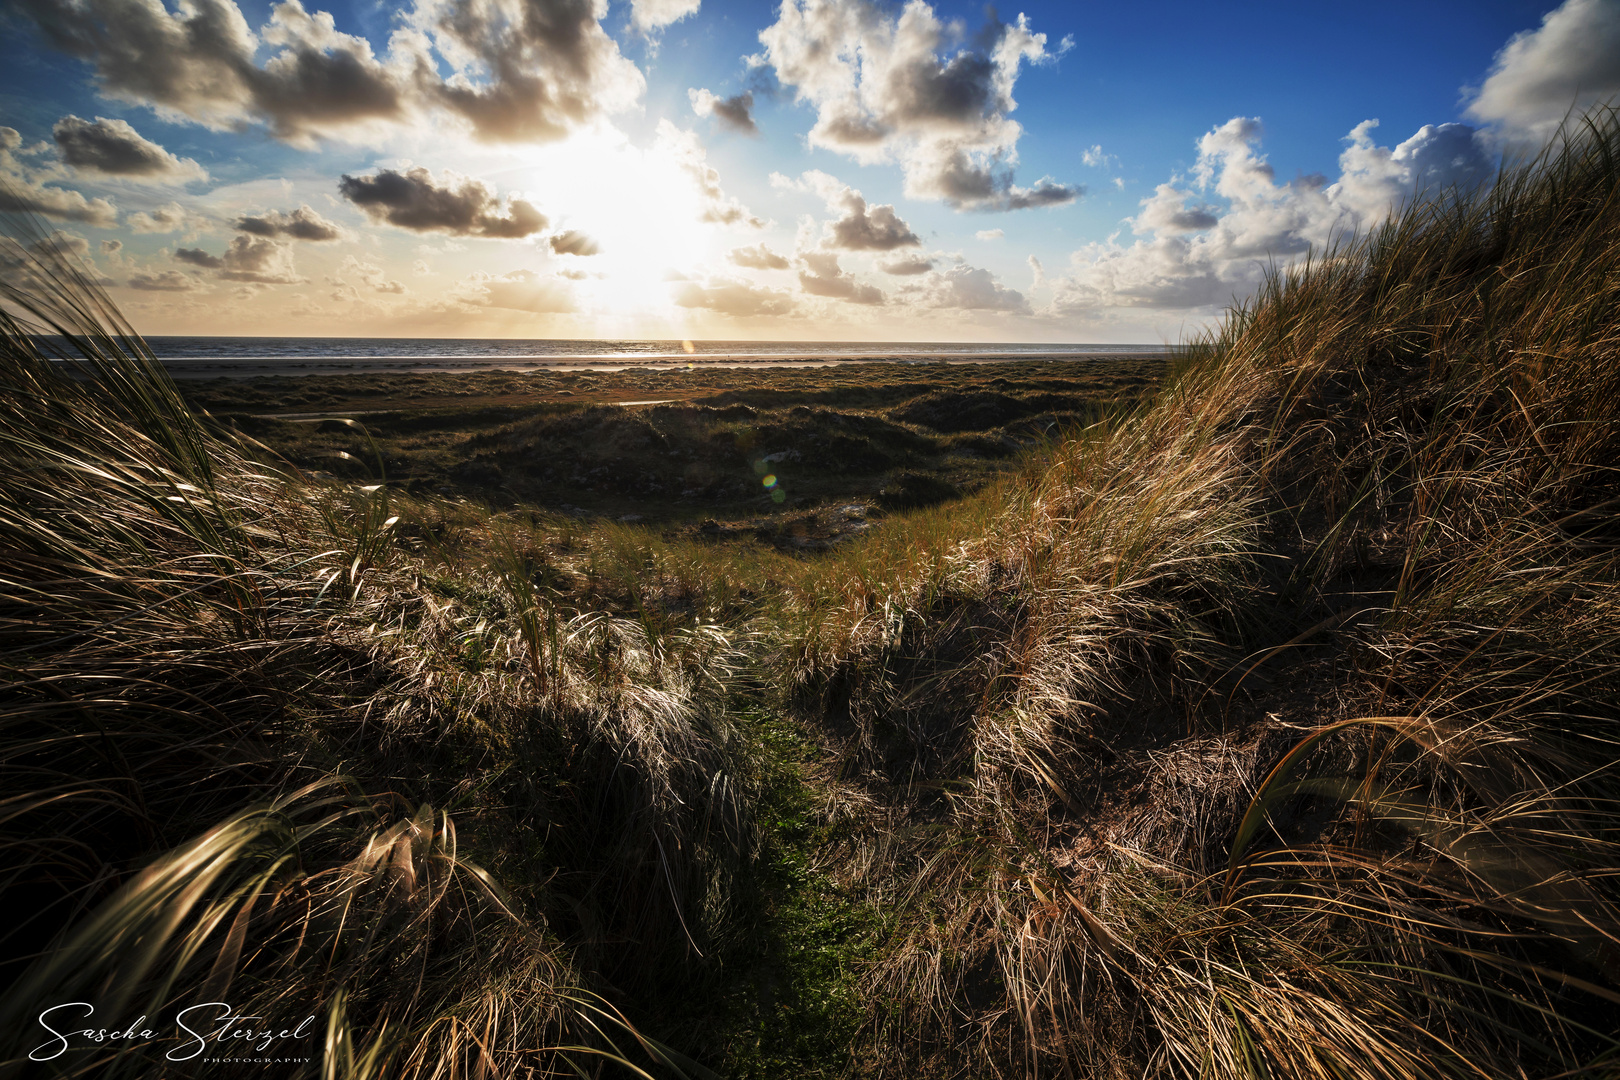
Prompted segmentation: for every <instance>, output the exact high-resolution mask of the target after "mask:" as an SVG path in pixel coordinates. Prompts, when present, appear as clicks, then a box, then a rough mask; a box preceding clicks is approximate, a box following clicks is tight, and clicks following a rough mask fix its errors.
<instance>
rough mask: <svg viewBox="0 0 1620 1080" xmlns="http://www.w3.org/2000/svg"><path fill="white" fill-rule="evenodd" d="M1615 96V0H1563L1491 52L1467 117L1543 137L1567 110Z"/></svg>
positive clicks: (1618, 35)
mask: <svg viewBox="0 0 1620 1080" xmlns="http://www.w3.org/2000/svg"><path fill="white" fill-rule="evenodd" d="M1617 99H1620V0H1565V2H1564V3H1563V4H1562V5H1560V6H1559V7H1558V8H1556V9H1555V10H1553V11H1550V12H1548V13H1547V14H1546V15H1544V16H1542V19H1541V25H1540V26H1539V27H1537V28H1536V29H1534V30H1526V31H1523V32H1522V33H1518V34H1515V35H1514V36H1513V37H1512V38H1510V39H1509V40H1508V43H1507V44H1506V45H1504V46H1503V47H1502V50H1501V51H1500V52H1498V53H1497V54H1496V59H1495V61H1494V62H1493V63H1492V64H1491V71H1490V75H1489V76H1488V77H1487V78H1486V79H1485V82H1484V83H1483V84H1482V85H1481V86H1480V88H1479V92H1478V93H1477V94H1476V95H1475V96H1474V100H1473V101H1472V102H1471V103H1470V104H1469V106H1468V116H1470V117H1471V118H1473V119H1475V120H1479V121H1482V122H1484V123H1489V124H1495V125H1498V126H1499V128H1500V129H1501V130H1502V132H1503V133H1504V134H1505V135H1507V136H1508V138H1510V139H1513V140H1522V141H1527V142H1530V143H1532V144H1535V145H1540V144H1543V143H1545V142H1546V141H1547V140H1548V139H1549V138H1550V137H1551V136H1552V135H1553V133H1554V132H1556V131H1557V130H1558V125H1559V124H1560V123H1561V122H1562V121H1563V119H1564V117H1565V116H1566V115H1569V114H1570V113H1571V111H1572V110H1573V112H1574V114H1575V115H1577V116H1578V115H1580V113H1581V112H1582V111H1583V110H1585V109H1588V108H1590V107H1591V106H1592V105H1595V104H1597V103H1599V102H1613V101H1616V100H1617Z"/></svg>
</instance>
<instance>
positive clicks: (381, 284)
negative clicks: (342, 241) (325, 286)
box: [331, 255, 405, 295]
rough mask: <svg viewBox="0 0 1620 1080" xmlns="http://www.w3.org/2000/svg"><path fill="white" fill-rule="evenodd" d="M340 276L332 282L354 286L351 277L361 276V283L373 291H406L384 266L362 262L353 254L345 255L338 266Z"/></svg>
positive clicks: (397, 292) (396, 292) (396, 293)
mask: <svg viewBox="0 0 1620 1080" xmlns="http://www.w3.org/2000/svg"><path fill="white" fill-rule="evenodd" d="M338 274H339V275H341V276H339V277H336V278H333V279H331V281H332V284H334V285H339V286H345V287H348V288H351V289H352V288H353V286H352V285H350V283H349V278H351V277H354V278H359V279H360V282H361V284H363V285H365V286H366V288H368V289H370V290H371V291H372V292H379V293H393V294H395V295H398V294H400V293H403V292H405V286H404V285H403V284H402V283H400V282H398V281H394V280H393V279H391V278H390V277H389V276H388V274H387V273H386V272H384V270H383V268H382V267H380V266H378V265H377V264H376V263H369V262H361V261H360V260H359V259H357V258H355V257H354V256H353V255H345V256H344V257H343V264H342V265H341V266H340V267H339V268H338Z"/></svg>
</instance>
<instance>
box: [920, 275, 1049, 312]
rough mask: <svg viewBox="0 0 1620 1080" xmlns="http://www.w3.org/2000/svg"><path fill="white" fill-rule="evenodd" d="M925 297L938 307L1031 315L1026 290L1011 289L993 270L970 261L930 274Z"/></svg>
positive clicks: (924, 284) (925, 287) (925, 302)
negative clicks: (972, 264)
mask: <svg viewBox="0 0 1620 1080" xmlns="http://www.w3.org/2000/svg"><path fill="white" fill-rule="evenodd" d="M921 300H922V303H923V304H925V305H926V306H928V307H935V308H956V309H958V310H962V311H1007V312H1014V313H1017V314H1020V315H1027V314H1029V301H1027V300H1025V299H1024V294H1023V293H1021V292H1019V291H1018V290H1016V289H1009V288H1007V287H1006V286H1005V285H1003V284H1001V282H999V281H997V280H996V278H995V275H994V274H992V273H990V271H988V270H981V269H979V268H978V267H974V266H968V265H966V264H959V265H957V266H953V267H951V268H950V269H949V270H943V271H940V272H939V273H936V274H931V275H929V277H928V279H927V280H926V281H925V282H924V283H923V290H922V293H921Z"/></svg>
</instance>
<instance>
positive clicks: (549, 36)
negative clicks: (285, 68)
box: [393, 0, 697, 142]
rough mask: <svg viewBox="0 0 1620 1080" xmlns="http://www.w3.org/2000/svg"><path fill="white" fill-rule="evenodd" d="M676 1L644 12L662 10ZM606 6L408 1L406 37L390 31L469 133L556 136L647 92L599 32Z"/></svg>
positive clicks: (418, 84) (595, 1)
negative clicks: (439, 61)
mask: <svg viewBox="0 0 1620 1080" xmlns="http://www.w3.org/2000/svg"><path fill="white" fill-rule="evenodd" d="M688 2H690V0H688ZM679 3H680V0H673V5H672V2H671V0H662V2H660V3H655V4H653V5H652V7H651V8H649V9H647V10H648V11H649V13H652V12H653V11H654V10H656V11H657V13H658V14H660V15H662V14H667V13H668V11H669V8H670V7H671V6H679ZM696 6H697V5H696V3H691V7H692V8H693V9H695V8H696ZM606 12H607V5H606V4H605V3H601V2H600V0H416V6H415V9H414V11H413V12H412V14H411V15H410V16H409V17H408V20H407V21H408V23H409V25H410V27H411V28H412V30H413V31H414V34H413V33H399V34H396V35H395V37H394V46H393V59H394V62H395V63H397V64H400V65H401V66H404V65H406V64H409V65H410V68H411V73H412V85H413V86H414V87H415V88H416V89H417V90H418V92H419V94H420V96H421V97H422V98H424V99H425V100H426V101H427V102H429V103H431V104H432V105H434V106H437V107H439V108H443V109H446V110H448V111H450V112H452V113H454V114H455V115H457V116H459V117H461V118H462V119H464V120H465V121H466V122H467V123H468V124H469V125H470V126H471V128H472V133H473V134H474V135H475V136H476V137H478V138H480V139H483V140H486V141H491V142H540V141H554V140H557V139H561V138H563V137H565V136H566V135H568V134H569V132H571V131H573V130H575V129H577V128H579V127H582V126H584V125H586V124H589V123H590V122H591V121H593V120H595V119H596V118H597V117H600V116H603V115H608V114H611V113H615V112H619V111H621V110H623V109H626V108H629V107H630V106H632V105H634V104H635V103H636V101H637V100H638V99H639V98H640V97H641V94H642V91H643V90H645V89H646V80H645V79H644V78H643V77H642V74H641V71H640V69H638V68H637V67H636V66H635V65H634V64H633V63H631V62H630V61H629V60H628V59H626V58H625V57H624V55H623V54H621V53H620V52H619V46H618V44H617V43H616V42H615V41H614V40H613V39H612V38H611V37H609V36H608V33H607V31H606V30H604V29H603V28H602V23H601V19H602V16H603V15H605V14H606ZM675 17H676V18H678V17H679V16H678V15H677V16H675ZM671 21H673V19H671ZM429 43H431V45H432V47H433V48H434V49H435V50H436V51H437V52H438V54H439V56H440V57H442V58H443V59H444V61H445V62H446V63H447V64H448V65H449V66H450V67H451V68H452V69H453V72H454V73H453V74H452V76H451V77H450V78H449V79H445V80H441V79H439V77H438V76H437V74H436V72H435V71H434V68H433V64H432V61H431V59H430V58H429V57H428V55H427V48H428V45H429Z"/></svg>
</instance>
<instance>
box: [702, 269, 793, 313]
mask: <svg viewBox="0 0 1620 1080" xmlns="http://www.w3.org/2000/svg"><path fill="white" fill-rule="evenodd" d="M674 300H675V303H677V304H679V305H680V306H681V307H684V308H702V309H705V310H708V311H716V312H719V313H720V314H722V315H734V316H746V315H786V314H788V313H790V312H791V311H792V310H793V297H792V295H791V294H789V293H787V292H785V291H783V290H781V289H767V288H763V287H762V286H759V285H754V284H751V283H750V282H747V281H739V280H737V279H735V278H711V279H709V281H708V282H707V283H705V284H700V283H698V282H696V281H690V280H683V281H680V282H678V283H677V284H676V287H675V295H674Z"/></svg>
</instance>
